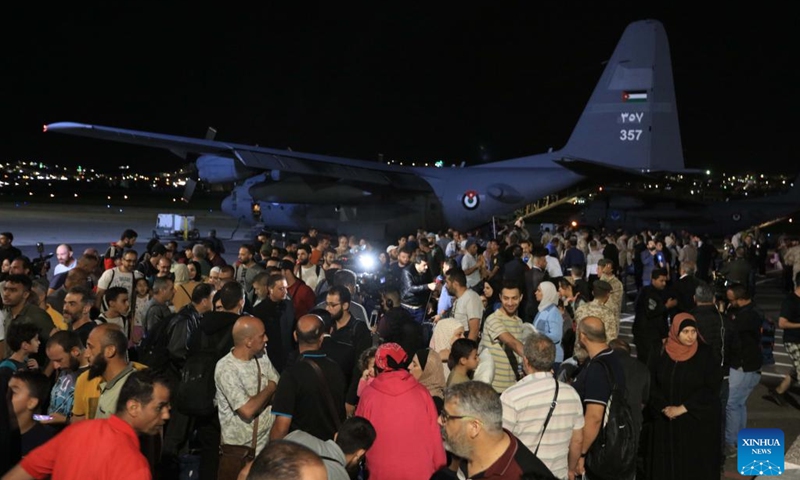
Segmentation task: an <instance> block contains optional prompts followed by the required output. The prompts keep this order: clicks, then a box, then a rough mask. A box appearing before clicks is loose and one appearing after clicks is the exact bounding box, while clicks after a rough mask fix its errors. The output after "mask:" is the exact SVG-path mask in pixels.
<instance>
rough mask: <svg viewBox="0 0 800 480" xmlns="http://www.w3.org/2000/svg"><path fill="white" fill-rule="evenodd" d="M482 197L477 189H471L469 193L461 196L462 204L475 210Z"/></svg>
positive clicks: (468, 208)
mask: <svg viewBox="0 0 800 480" xmlns="http://www.w3.org/2000/svg"><path fill="white" fill-rule="evenodd" d="M480 203H481V199H480V197H479V196H478V192H476V191H475V190H469V191H468V192H467V193H465V194H464V196H463V197H461V205H464V208H466V209H467V210H475V209H476V208H478V205H480Z"/></svg>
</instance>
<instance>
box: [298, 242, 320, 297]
mask: <svg viewBox="0 0 800 480" xmlns="http://www.w3.org/2000/svg"><path fill="white" fill-rule="evenodd" d="M310 259H311V246H309V245H306V244H303V245H300V246H299V247H297V265H296V266H295V270H294V272H295V276H296V277H297V278H298V279H300V280H302V281H303V282H305V284H306V285H308V288H310V289H311V291H314V289H316V288H317V283H319V281H320V280H321V279H322V277H324V275H323V274H322V267H320V266H319V265H316V264H313V263H311V262H310Z"/></svg>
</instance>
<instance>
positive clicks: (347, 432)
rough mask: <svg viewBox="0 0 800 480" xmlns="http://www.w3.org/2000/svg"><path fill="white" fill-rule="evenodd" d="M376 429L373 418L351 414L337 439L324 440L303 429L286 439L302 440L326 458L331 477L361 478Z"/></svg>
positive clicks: (337, 434)
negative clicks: (360, 469) (361, 465)
mask: <svg viewBox="0 0 800 480" xmlns="http://www.w3.org/2000/svg"><path fill="white" fill-rule="evenodd" d="M375 435H376V434H375V428H374V427H373V426H372V424H371V423H369V420H367V419H365V418H361V417H350V418H348V419H347V420H345V421H344V423H342V425H341V426H340V427H339V431H338V432H336V438H335V440H327V441H323V440H320V439H319V438H317V437H315V436H313V435H309V434H307V433H306V432H304V431H302V430H295V431H294V432H292V433H290V434H289V435H286V438H285V440H288V441H291V442H295V443H299V444H300V445H304V446H306V447H308V448H310V449H311V451H312V452H314V453H316V454H317V455H319V456H320V458H322V461H323V462H324V463H325V469H326V470H328V479H330V480H350V479H351V478H357V475H358V471H359V465H360V463H361V459H362V458H364V455H365V454H366V453H367V450H369V449H370V447H371V446H372V444H373V443H374V442H375Z"/></svg>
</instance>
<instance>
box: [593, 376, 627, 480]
mask: <svg viewBox="0 0 800 480" xmlns="http://www.w3.org/2000/svg"><path fill="white" fill-rule="evenodd" d="M597 363H599V364H601V365H602V366H603V368H604V369H605V371H606V378H608V382H609V383H610V384H611V396H610V397H609V399H608V404H607V405H606V407H605V409H604V410H603V424H602V425H601V427H600V432H599V433H598V434H597V438H596V439H595V440H594V443H592V446H591V448H589V451H588V453H587V455H586V471H587V472H588V473H589V477H590V478H593V479H594V478H598V479H621V478H628V477H629V476H632V475H633V473H634V472H635V467H636V450H637V448H638V442H639V439H638V438H636V436H635V434H636V432H635V431H634V428H633V415H631V408H630V406H629V405H628V400H627V398H626V394H625V393H626V392H625V389H624V388H620V387H619V385H617V382H616V381H615V380H614V375H613V373H612V372H611V369H610V368H609V367H608V365H607V364H606V363H605V362H603V361H602V360H598V361H597Z"/></svg>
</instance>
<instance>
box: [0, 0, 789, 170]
mask: <svg viewBox="0 0 800 480" xmlns="http://www.w3.org/2000/svg"><path fill="white" fill-rule="evenodd" d="M18 3H19V2H18ZM28 3H29V5H28V6H25V7H17V6H14V7H7V8H6V13H8V12H9V11H10V14H7V15H6V18H5V20H6V22H4V23H5V28H4V29H5V30H6V31H5V33H4V37H6V39H7V40H6V42H5V45H4V50H5V52H4V60H5V61H4V62H3V63H4V68H3V77H4V80H5V81H4V82H3V84H5V85H6V87H5V88H4V93H3V101H2V105H3V115H2V127H3V128H2V137H0V138H2V142H0V145H1V146H2V148H1V149H0V161H8V160H38V161H44V162H49V163H61V164H66V165H79V164H81V165H90V166H99V165H103V164H105V165H109V166H116V165H121V164H126V163H130V164H131V165H135V166H138V167H140V170H143V171H145V170H150V169H154V168H161V169H164V165H169V164H174V165H175V166H178V165H180V164H181V162H182V161H181V160H180V159H179V158H178V157H175V156H173V155H171V154H170V153H168V152H165V151H161V150H156V149H148V148H143V147H136V146H132V145H126V144H115V143H109V142H102V141H97V140H91V139H84V138H77V137H68V136H62V135H55V134H42V133H41V127H42V124H45V123H51V122H56V121H75V122H82V123H94V124H99V125H108V126H114V127H121V128H131V129H138V130H147V131H154V132H160V133H170V134H177V135H187V136H198V137H200V136H203V135H204V134H205V130H206V128H207V127H208V126H209V125H212V126H214V127H216V128H217V129H218V131H219V133H218V136H217V138H218V139H222V140H227V141H231V142H236V143H245V144H259V145H263V146H270V147H275V148H286V147H291V148H292V149H293V150H295V151H303V152H313V153H325V154H333V155H339V156H346V157H352V158H362V159H377V157H378V154H379V153H383V154H384V155H385V158H386V159H387V160H388V159H392V158H394V159H398V160H400V159H403V160H407V161H411V160H417V161H435V160H438V159H443V160H445V161H446V162H447V163H460V162H461V161H466V162H467V163H468V164H469V163H477V162H480V161H482V159H484V160H486V159H488V160H502V159H506V158H512V157H518V156H523V155H528V154H534V153H540V152H544V151H546V150H547V149H548V148H550V147H553V148H560V147H561V146H563V144H564V143H565V142H566V140H567V138H568V137H569V134H570V133H571V131H572V128H573V126H574V124H575V122H576V121H577V119H578V117H579V115H580V113H581V111H582V110H583V107H584V106H585V103H586V102H587V100H588V98H589V96H590V94H591V92H592V90H593V88H594V86H595V83H596V82H597V80H598V79H599V77H600V74H601V73H602V69H603V62H604V61H606V60H608V59H609V58H610V56H611V53H612V51H613V49H614V46H615V45H616V43H617V41H618V40H619V38H620V36H621V35H622V32H623V30H624V28H625V26H626V25H627V24H628V23H629V22H631V21H634V20H638V19H644V18H656V19H659V20H661V21H662V22H663V23H664V25H665V28H666V31H667V35H668V37H669V40H670V47H671V51H672V62H673V72H674V76H675V84H676V92H677V100H678V111H679V116H680V123H681V132H682V137H683V146H684V151H685V158H686V162H687V166H689V167H697V168H719V167H720V166H722V165H725V168H726V169H730V168H732V167H733V166H737V167H740V168H742V169H750V170H753V169H755V168H756V166H763V167H764V168H768V169H771V170H780V169H793V168H796V167H794V165H796V164H797V161H796V153H795V150H794V148H793V147H794V138H795V137H796V133H795V126H796V125H797V123H798V122H797V116H796V111H795V109H796V108H797V106H798V101H797V98H798V96H797V94H796V93H795V92H796V89H797V87H798V84H800V82H799V81H798V80H800V79H799V78H798V76H799V75H798V70H799V69H798V67H797V65H796V62H797V60H798V58H800V56H799V55H798V49H797V48H796V47H794V45H795V44H796V41H795V40H796V38H795V37H796V33H797V32H796V30H797V25H796V21H795V20H794V19H795V18H796V17H795V15H793V14H791V13H790V12H789V11H788V5H790V4H789V3H781V4H779V5H780V8H781V9H782V8H786V9H787V10H783V11H782V10H780V9H778V8H776V9H773V10H770V11H759V12H752V11H745V10H742V11H737V12H728V11H720V12H713V13H700V12H696V11H693V9H691V8H688V7H682V8H674V7H672V8H658V7H643V6H641V5H638V6H629V7H627V8H626V7H621V6H620V7H614V8H600V7H597V6H594V4H593V6H591V7H585V6H583V5H580V4H578V3H572V2H561V3H569V5H567V6H559V7H551V6H545V5H544V4H546V3H548V2H527V4H526V7H515V6H505V7H503V8H501V7H499V6H497V7H483V8H477V7H473V8H465V7H463V6H462V5H458V6H454V7H452V8H450V9H445V8H443V7H437V8H436V9H432V8H431V7H429V6H427V5H426V6H409V5H408V4H406V3H400V2H396V3H394V4H393V5H395V6H396V8H389V7H387V6H384V5H383V3H384V2H379V3H381V4H382V6H379V7H376V8H380V10H369V9H366V8H362V9H348V10H342V9H341V8H335V7H331V6H327V7H325V8H322V9H320V8H317V7H315V6H311V5H303V7H302V8H297V7H292V8H291V9H290V8H286V9H284V8H283V7H282V8H281V9H278V8H261V9H255V10H253V9H241V10H238V11H233V10H231V9H228V10H221V9H222V8H223V7H221V6H220V5H222V3H221V2H218V3H217V4H215V5H216V7H215V8H207V7H205V6H203V7H199V5H201V4H200V3H193V4H191V6H190V5H189V4H186V5H181V6H168V7H167V6H163V5H161V4H162V3H164V4H165V3H167V2H158V3H156V2H138V3H137V4H136V6H135V7H126V8H122V7H110V6H109V5H110V4H105V5H104V6H102V7H97V8H84V7H80V8H78V7H76V5H77V4H75V3H72V2H69V3H68V2H62V4H61V6H59V7H55V8H53V7H49V6H47V5H46V4H45V3H41V2H28ZM493 3H497V4H500V3H501V2H493ZM502 3H504V2H502ZM639 3H644V2H639ZM328 5H331V4H330V3H329V4H328ZM363 5H372V4H363ZM375 5H377V3H375ZM453 5H456V4H453ZM694 5H697V3H695V4H694ZM759 6H760V5H759ZM710 7H711V6H710V5H709V6H708V7H706V6H703V7H702V8H703V9H706V8H710ZM753 7H755V5H749V7H748V8H753ZM714 8H718V7H714ZM724 8H726V9H730V8H736V7H733V4H725V6H724ZM18 9H25V10H24V11H23V10H18ZM15 26H16V27H17V28H16V29H14V27H15ZM11 29H14V31H15V32H17V33H11ZM9 81H10V82H9ZM482 149H483V150H482ZM168 162H169V163H168ZM790 165H791V166H790Z"/></svg>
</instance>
